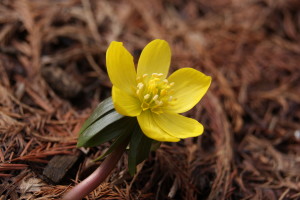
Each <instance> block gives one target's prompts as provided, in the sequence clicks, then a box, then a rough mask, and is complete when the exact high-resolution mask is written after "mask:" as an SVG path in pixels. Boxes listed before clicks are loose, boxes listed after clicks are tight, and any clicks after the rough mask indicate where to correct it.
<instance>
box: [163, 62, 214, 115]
mask: <svg viewBox="0 0 300 200" xmlns="http://www.w3.org/2000/svg"><path fill="white" fill-rule="evenodd" d="M168 81H169V82H174V83H175V84H174V86H173V87H172V89H173V90H174V94H173V95H172V96H173V98H176V99H177V100H176V101H175V102H174V104H173V105H172V106H170V107H168V108H166V111H171V112H175V113H183V112H186V111H188V110H190V109H191V108H193V107H194V106H195V105H196V104H197V103H198V102H199V101H200V99H201V98H202V97H203V96H204V94H205V93H206V91H207V90H208V88H209V86H210V83H211V77H210V76H206V75H205V74H203V73H201V72H199V71H197V70H195V69H192V68H182V69H179V70H177V71H175V72H174V73H173V74H171V76H170V77H169V78H168Z"/></svg>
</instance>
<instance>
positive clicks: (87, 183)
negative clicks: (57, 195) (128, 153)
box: [63, 142, 127, 200]
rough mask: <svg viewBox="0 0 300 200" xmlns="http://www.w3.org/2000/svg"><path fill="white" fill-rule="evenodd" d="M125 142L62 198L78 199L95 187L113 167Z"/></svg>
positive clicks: (125, 144)
mask: <svg viewBox="0 0 300 200" xmlns="http://www.w3.org/2000/svg"><path fill="white" fill-rule="evenodd" d="M126 146H127V142H124V143H123V144H121V145H120V146H119V147H118V148H117V149H115V151H113V152H112V153H111V154H110V155H108V156H107V158H106V159H105V160H104V161H103V163H101V165H100V166H99V167H98V168H97V169H96V170H95V171H94V172H93V173H92V174H91V175H90V176H89V177H87V178H86V179H84V180H83V181H82V182H80V183H79V184H78V185H76V186H75V187H74V188H73V189H71V190H70V191H69V192H67V193H66V194H65V195H64V197H63V200H80V199H82V198H83V197H84V196H86V195H88V194H89V193H90V192H92V191H93V190H94V189H95V188H97V187H98V186H99V185H100V184H101V183H102V182H103V181H104V180H105V179H106V177H107V176H108V175H109V174H110V172H111V171H112V170H113V169H114V168H115V166H116V164H117V163H118V161H119V160H120V158H121V156H122V155H123V153H124V151H125V148H126Z"/></svg>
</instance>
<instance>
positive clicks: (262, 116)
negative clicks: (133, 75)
mask: <svg viewBox="0 0 300 200" xmlns="http://www.w3.org/2000/svg"><path fill="white" fill-rule="evenodd" d="M155 38H160V39H165V40H167V41H168V42H169V43H170V45H171V49H172V67H171V71H174V70H176V69H178V68H180V67H194V68H196V69H198V70H200V71H203V72H204V73H206V74H208V75H211V76H212V78H213V82H212V85H211V88H210V89H209V92H208V94H207V95H206V96H205V97H204V98H203V99H202V100H201V102H200V103H199V104H198V105H197V106H196V107H195V108H193V109H192V110H191V111H190V112H188V113H185V115H187V116H190V117H193V118H195V119H197V120H199V121H200V122H201V123H203V125H204V127H205V133H204V134H203V135H202V136H200V137H197V138H190V139H185V140H182V141H180V142H179V143H166V144H163V145H162V146H161V148H159V149H158V150H157V151H156V152H155V153H152V154H151V155H150V156H149V159H148V160H147V161H146V162H144V163H143V164H142V165H140V166H139V169H138V173H137V175H136V176H134V177H130V176H129V174H128V172H127V166H126V163H127V157H126V155H125V156H123V158H122V159H121V161H120V162H119V164H118V165H117V167H116V169H115V170H114V172H113V173H112V175H111V176H110V178H108V179H107V181H106V182H105V183H103V184H101V185H100V186H99V187H98V188H97V189H96V190H95V191H94V192H92V193H91V194H90V195H89V196H88V197H87V199H187V200H193V199H280V200H283V199H300V45H299V44H300V3H299V1H298V0H244V1H238V0H213V1H210V0H190V1H180V0H152V1H146V0H144V1H135V0H129V1H125V0H112V1H106V0H104V1H96V0H61V1H59V0H43V1H38V0H2V1H0V184H1V185H0V199H3V200H4V199H12V200H14V199H59V198H60V197H61V196H62V194H63V193H65V191H66V190H69V189H70V188H71V187H73V186H74V184H76V183H78V182H80V180H82V179H83V178H84V177H86V176H87V175H88V174H89V173H91V172H92V171H93V169H95V167H97V166H98V165H99V164H100V163H101V161H99V162H97V163H93V162H92V160H93V159H94V158H96V157H97V156H99V155H100V154H101V153H102V152H103V150H105V149H106V148H107V147H108V146H109V144H105V145H102V146H99V147H97V148H80V149H77V148H76V138H77V133H78V131H79V129H80V127H81V125H82V123H83V122H84V120H85V119H86V118H87V117H88V116H89V114H90V113H91V112H92V110H93V108H95V107H96V105H97V104H98V103H99V102H101V101H102V100H103V99H105V98H106V97H108V96H110V89H111V83H110V81H109V79H108V76H107V73H106V69H105V51H106V48H107V47H108V45H109V43H110V42H111V41H112V40H117V41H122V42H124V45H125V46H126V47H127V48H128V49H129V50H130V51H131V52H133V53H134V57H135V59H136V60H137V59H138V55H139V54H140V52H141V50H142V48H143V47H144V46H145V45H146V44H147V43H148V42H150V41H151V40H152V39H155ZM62 161H63V162H64V163H63V164H62V163H60V162H62ZM55 166H58V167H55ZM54 172H55V173H54Z"/></svg>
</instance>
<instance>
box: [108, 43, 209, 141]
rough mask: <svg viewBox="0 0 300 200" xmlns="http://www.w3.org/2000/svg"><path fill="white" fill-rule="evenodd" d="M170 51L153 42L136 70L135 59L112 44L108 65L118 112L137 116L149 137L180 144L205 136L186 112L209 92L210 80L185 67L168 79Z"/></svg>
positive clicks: (145, 50)
mask: <svg viewBox="0 0 300 200" xmlns="http://www.w3.org/2000/svg"><path fill="white" fill-rule="evenodd" d="M170 62H171V50H170V47H169V45H168V43H167V42H166V41H164V40H158V39H157V40H153V41H152V42H150V43H149V44H148V45H147V46H146V47H145V48H144V49H143V51H142V53H141V56H140V59H139V61H138V65H137V70H136V69H135V66H134V62H133V57H132V56H131V54H130V53H129V52H128V51H127V50H126V49H125V48H124V47H123V44H122V43H121V42H115V41H114V42H112V43H111V44H110V46H109V47H108V49H107V52H106V66H107V71H108V75H109V78H110V80H111V82H112V84H113V88H112V99H113V103H114V106H115V109H116V110H117V112H119V113H120V114H122V115H125V116H130V117H137V120H138V123H139V125H140V127H141V129H142V131H143V132H144V134H145V135H146V136H148V137H149V138H152V139H154V140H157V141H169V142H178V141H179V140H180V138H188V137H195V136H198V135H201V134H202V133H203V126H202V125H201V124H200V123H199V122H198V121H196V120H194V119H191V118H188V117H184V116H182V115H180V114H178V113H183V112H186V111H188V110H190V109H191V108H192V107H194V106H195V105H196V104H197V103H198V102H199V101H200V99H201V98H202V97H203V95H204V94H205V93H206V91H207V90H208V88H209V86H210V83H211V77H210V76H206V75H205V74H203V73H201V72H199V71H197V70H195V69H192V68H182V69H179V70H177V71H175V72H174V73H173V74H171V75H170V76H169V77H168V78H167V74H168V71H169V67H170Z"/></svg>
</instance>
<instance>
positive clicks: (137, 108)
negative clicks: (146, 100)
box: [112, 86, 142, 117]
mask: <svg viewBox="0 0 300 200" xmlns="http://www.w3.org/2000/svg"><path fill="white" fill-rule="evenodd" d="M112 99H113V103H114V106H115V109H116V111H117V112H118V113H120V114H121V115H125V116H130V117H135V116H137V115H139V114H140V113H141V112H142V108H141V103H140V100H139V99H138V98H137V97H135V96H132V95H130V94H128V93H127V92H124V91H123V90H121V89H119V88H117V87H115V86H113V88H112Z"/></svg>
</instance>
